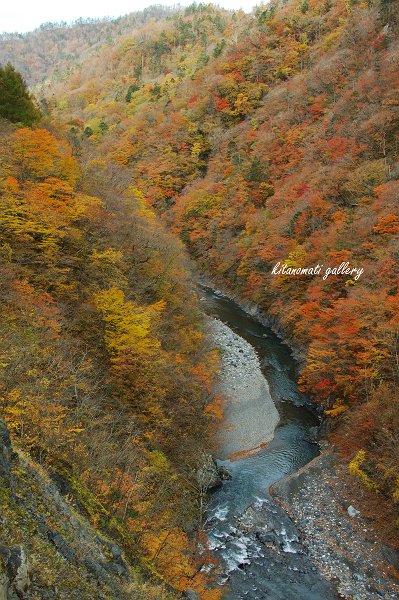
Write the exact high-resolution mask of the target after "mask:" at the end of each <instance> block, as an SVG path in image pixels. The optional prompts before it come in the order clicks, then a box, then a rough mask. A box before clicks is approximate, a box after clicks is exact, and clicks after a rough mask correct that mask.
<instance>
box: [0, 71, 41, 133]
mask: <svg viewBox="0 0 399 600" xmlns="http://www.w3.org/2000/svg"><path fill="white" fill-rule="evenodd" d="M40 116H41V115H40V111H39V109H38V108H37V107H36V106H35V103H34V100H33V98H32V97H31V95H30V94H29V92H28V90H27V87H26V83H25V81H24V80H23V79H22V76H21V74H20V73H18V71H16V70H15V69H14V67H13V66H12V65H11V64H10V63H8V64H7V65H6V66H5V67H0V117H3V118H4V119H8V120H9V121H12V122H13V123H22V124H23V125H33V124H34V123H35V122H36V121H38V120H39V119H40Z"/></svg>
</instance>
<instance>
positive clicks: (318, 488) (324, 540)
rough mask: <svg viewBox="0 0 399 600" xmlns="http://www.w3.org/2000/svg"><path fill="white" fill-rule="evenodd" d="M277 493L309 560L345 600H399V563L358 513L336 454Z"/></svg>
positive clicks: (326, 455) (285, 482) (324, 457)
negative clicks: (398, 576) (397, 576)
mask: <svg viewBox="0 0 399 600" xmlns="http://www.w3.org/2000/svg"><path fill="white" fill-rule="evenodd" d="M271 491H272V493H273V496H274V498H275V499H277V500H278V501H279V502H280V503H281V505H282V506H283V507H284V508H285V509H286V510H287V512H288V513H289V514H290V516H291V518H292V519H293V521H294V523H295V525H296V526H297V528H298V529H299V531H300V532H301V541H302V545H303V547H304V548H305V549H306V552H307V554H308V556H309V558H310V559H311V560H313V562H314V564H315V565H316V566H317V567H318V568H319V569H320V570H321V571H322V572H323V573H324V574H325V575H326V576H327V577H328V578H329V579H330V580H332V581H334V582H335V583H336V586H337V589H338V591H339V593H340V594H341V596H342V597H343V598H347V599H351V600H375V599H376V598H386V599H394V598H399V582H398V580H397V579H394V578H393V577H391V576H390V571H391V572H392V566H394V567H395V566H396V569H398V567H399V558H398V556H397V554H396V553H395V552H394V551H393V550H391V549H390V548H388V547H386V546H384V545H382V544H381V542H380V541H379V540H378V538H377V536H376V534H375V533H374V531H373V529H372V524H371V523H370V521H369V520H368V519H367V518H366V517H364V516H363V515H362V514H361V513H360V512H358V511H357V509H356V498H355V497H350V496H349V497H348V494H347V490H346V488H345V484H344V482H343V480H342V478H341V477H339V474H338V472H337V467H336V461H335V458H334V454H333V453H332V452H331V451H329V450H327V451H325V452H324V453H323V454H322V455H321V456H320V457H317V458H315V459H314V460H313V461H312V462H311V463H309V464H308V465H306V466H305V467H303V468H302V469H300V470H299V471H297V472H296V473H294V474H292V475H289V476H288V477H286V478H285V479H282V480H281V481H279V482H277V483H275V484H274V485H273V486H272V489H271ZM395 563H396V564H395Z"/></svg>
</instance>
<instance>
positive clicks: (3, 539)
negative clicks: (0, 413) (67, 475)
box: [0, 420, 170, 600]
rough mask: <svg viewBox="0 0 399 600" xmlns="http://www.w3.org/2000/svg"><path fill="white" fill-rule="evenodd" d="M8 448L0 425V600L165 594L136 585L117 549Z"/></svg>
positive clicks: (154, 587) (120, 599)
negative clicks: (15, 466)
mask: <svg viewBox="0 0 399 600" xmlns="http://www.w3.org/2000/svg"><path fill="white" fill-rule="evenodd" d="M14 450H15V448H14V449H13V448H12V446H11V443H10V436H9V432H8V430H7V427H6V425H5V423H4V422H3V421H2V420H0V600H25V599H26V600H27V599H28V598H42V599H43V600H93V599H94V598H96V600H97V599H98V600H106V598H112V599H113V600H130V599H131V598H137V599H138V600H139V599H140V600H144V599H145V598H146V597H147V591H148V597H151V598H155V597H156V598H159V599H160V600H161V599H166V598H169V597H170V595H169V593H168V592H167V590H165V589H164V587H163V586H161V585H159V586H158V585H157V584H154V585H153V584H152V583H151V584H149V583H147V582H142V581H141V578H140V577H139V576H138V575H137V573H136V572H135V570H134V569H133V568H132V565H131V564H130V563H129V562H128V558H127V557H125V555H124V552H123V549H122V547H120V546H118V545H117V544H116V543H115V542H114V541H113V540H111V539H109V538H107V537H106V536H105V535H103V534H102V533H101V532H100V531H98V530H96V529H95V528H94V527H93V525H92V524H90V523H89V522H88V521H87V519H86V518H85V517H83V516H82V515H81V514H79V513H77V512H76V510H75V509H74V508H73V507H72V506H71V504H70V503H69V502H68V501H67V500H66V499H65V498H63V497H62V496H61V494H60V493H59V491H58V489H57V487H56V485H55V484H54V482H53V481H52V480H50V479H49V477H48V475H47V474H46V473H45V472H44V471H43V469H42V468H40V467H38V465H37V464H36V463H34V462H33V461H32V460H31V459H30V458H29V457H28V456H26V455H25V454H24V453H23V452H20V451H18V452H14ZM14 457H15V462H17V461H18V469H14V470H13V471H12V466H13V465H12V458H14ZM21 539H23V540H24V543H23V544H21V543H20V541H21Z"/></svg>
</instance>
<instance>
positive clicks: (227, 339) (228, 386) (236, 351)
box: [209, 318, 279, 460]
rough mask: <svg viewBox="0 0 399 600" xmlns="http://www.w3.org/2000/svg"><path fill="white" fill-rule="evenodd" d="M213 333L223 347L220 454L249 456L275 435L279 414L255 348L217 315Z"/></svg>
mask: <svg viewBox="0 0 399 600" xmlns="http://www.w3.org/2000/svg"><path fill="white" fill-rule="evenodd" d="M209 330H210V335H211V338H212V340H213V342H214V343H215V345H216V346H218V347H219V348H220V349H221V352H222V353H221V371H220V374H219V377H218V384H217V386H218V391H220V392H221V393H222V395H223V397H224V398H225V399H226V402H225V407H224V425H223V427H222V428H221V432H220V436H221V440H220V452H219V458H220V459H221V460H224V459H226V458H229V459H232V460H234V459H236V458H242V457H244V456H249V455H250V454H253V453H255V452H257V451H258V450H259V449H260V448H262V447H264V446H265V445H266V444H267V443H268V442H270V440H272V439H273V436H274V431H275V429H276V427H277V424H278V422H279V414H278V411H277V409H276V407H275V405H274V402H273V400H272V397H271V395H270V390H269V385H268V383H267V381H266V378H265V377H264V375H263V373H262V371H261V366H260V361H259V357H258V355H257V354H256V352H255V350H254V348H253V347H252V346H251V345H250V344H249V343H248V342H246V341H245V340H244V339H243V338H242V337H240V336H239V335H237V334H236V333H234V332H233V331H232V330H231V329H230V327H227V325H225V324H224V323H222V321H220V320H218V319H213V318H212V319H210V320H209Z"/></svg>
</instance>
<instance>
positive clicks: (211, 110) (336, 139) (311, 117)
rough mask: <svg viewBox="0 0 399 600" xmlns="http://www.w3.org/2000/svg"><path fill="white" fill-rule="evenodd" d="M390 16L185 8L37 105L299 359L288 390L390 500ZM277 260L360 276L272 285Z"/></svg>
mask: <svg viewBox="0 0 399 600" xmlns="http://www.w3.org/2000/svg"><path fill="white" fill-rule="evenodd" d="M397 15H398V4H397V2H382V3H381V2H369V3H368V4H365V3H362V2H344V0H335V1H333V2H327V3H326V2H321V1H319V0H313V1H309V2H308V1H304V2H293V1H291V2H288V3H280V2H275V3H271V4H270V5H268V6H267V7H260V8H259V9H258V10H257V11H256V13H255V14H254V15H253V16H245V15H243V14H234V13H226V12H221V11H218V10H217V9H215V8H213V7H211V6H203V5H199V6H193V7H191V8H190V9H187V10H186V11H184V13H183V14H182V12H178V13H175V14H173V15H172V16H171V17H170V18H168V19H166V20H164V21H160V22H158V23H157V24H156V26H155V25H152V26H149V27H148V29H145V30H144V31H145V35H141V37H140V33H136V34H134V35H132V36H131V37H127V38H126V39H124V40H123V41H121V43H120V44H119V45H118V44H116V45H115V46H113V47H112V48H109V49H107V50H104V51H103V52H102V53H101V54H100V56H99V57H93V58H92V59H90V60H89V61H88V62H87V63H86V64H85V68H84V69H81V70H79V71H75V73H74V74H73V75H72V76H71V78H69V79H68V80H66V81H65V82H63V83H62V84H57V85H54V86H53V87H52V89H51V94H50V95H49V96H48V98H49V102H50V104H51V106H52V107H53V109H54V111H55V114H57V115H58V117H59V119H61V120H63V122H64V123H65V125H64V127H65V128H66V130H68V128H69V135H70V139H71V141H72V143H73V144H74V146H75V148H76V151H77V152H78V153H79V152H80V153H81V154H82V155H84V156H85V157H86V158H85V160H88V163H87V164H88V165H89V166H88V168H90V160H91V159H90V156H91V154H94V155H98V154H101V157H102V159H101V160H102V161H104V162H106V163H107V164H109V165H114V168H119V166H121V167H122V169H123V172H128V173H129V177H131V178H132V180H134V182H135V186H136V187H137V188H138V189H139V190H140V192H141V193H143V194H144V196H145V197H146V198H147V199H148V200H149V201H150V202H151V203H152V204H153V205H154V206H155V207H156V208H157V210H159V211H161V212H164V213H165V217H166V219H167V220H168V222H169V223H170V224H171V226H172V227H174V228H175V230H176V231H177V232H178V233H179V234H180V235H181V237H182V239H183V240H184V242H185V243H186V244H187V246H188V248H189V249H190V251H191V253H192V255H193V256H194V257H195V258H196V259H197V262H198V264H200V265H202V267H203V268H204V269H205V270H207V271H208V273H210V274H211V275H212V276H213V277H216V278H219V279H220V280H221V281H222V282H223V283H224V284H225V285H227V286H229V287H230V288H231V289H233V290H234V291H235V292H236V293H239V294H240V295H241V296H243V297H248V298H250V299H251V300H254V301H256V302H257V303H258V304H259V305H260V306H261V307H262V308H264V309H266V310H267V311H268V312H269V313H271V314H272V315H275V316H276V317H277V318H278V319H279V321H280V322H281V323H282V325H283V326H284V328H285V329H286V332H287V335H289V336H291V337H293V338H295V340H296V341H297V342H299V343H300V344H301V345H302V346H303V348H304V350H305V349H306V357H307V360H306V367H305V369H304V371H303V373H302V377H301V385H302V387H303V389H304V390H305V391H307V392H309V393H310V394H311V395H312V397H313V398H314V399H315V400H316V401H317V402H319V403H320V405H321V406H322V408H323V409H324V410H325V412H326V414H328V415H329V417H330V419H331V427H332V429H333V432H332V436H333V438H334V439H335V440H336V441H337V443H338V444H339V446H340V448H341V449H342V451H343V452H344V454H345V456H347V457H348V459H353V458H354V457H355V456H356V457H357V458H356V460H355V461H354V462H353V463H352V467H351V469H352V471H353V472H357V474H358V475H359V476H360V477H361V478H362V479H363V481H364V482H365V483H366V485H367V486H368V487H369V488H371V489H374V490H376V491H378V492H379V493H381V494H382V495H383V496H384V497H385V498H389V497H390V498H391V500H394V501H396V500H397V494H398V491H397V481H398V476H399V473H398V466H397V465H398V462H399V460H398V459H399V457H398V454H397V451H398V444H397V438H396V436H397V433H396V432H397V429H398V410H397V394H396V392H395V386H396V385H397V380H398V366H397V344H398V341H397V340H398V321H397V319H398V306H399V304H398V302H399V300H398V231H399V217H398V194H399V182H398V169H399V167H398V131H399V108H398V102H397V97H398V85H399V81H398V78H397V73H398V56H399V52H398V48H399V45H398V23H397ZM52 94H54V95H52ZM68 122H69V124H68ZM95 160H97V159H95ZM278 262H280V263H284V262H285V263H286V264H287V265H289V266H291V267H311V266H316V265H317V264H318V263H319V264H323V265H324V267H331V268H332V267H338V266H339V265H340V264H341V263H345V262H348V263H350V266H351V267H356V268H359V269H360V268H363V269H364V272H363V274H362V275H361V276H360V277H357V278H355V273H354V272H352V276H351V275H349V276H346V277H344V276H341V275H334V274H332V275H330V276H329V277H328V278H326V279H323V278H322V277H314V276H313V277H312V276H301V277H298V276H289V275H285V276H274V275H272V273H271V271H272V268H273V266H274V265H275V264H276V263H278Z"/></svg>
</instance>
